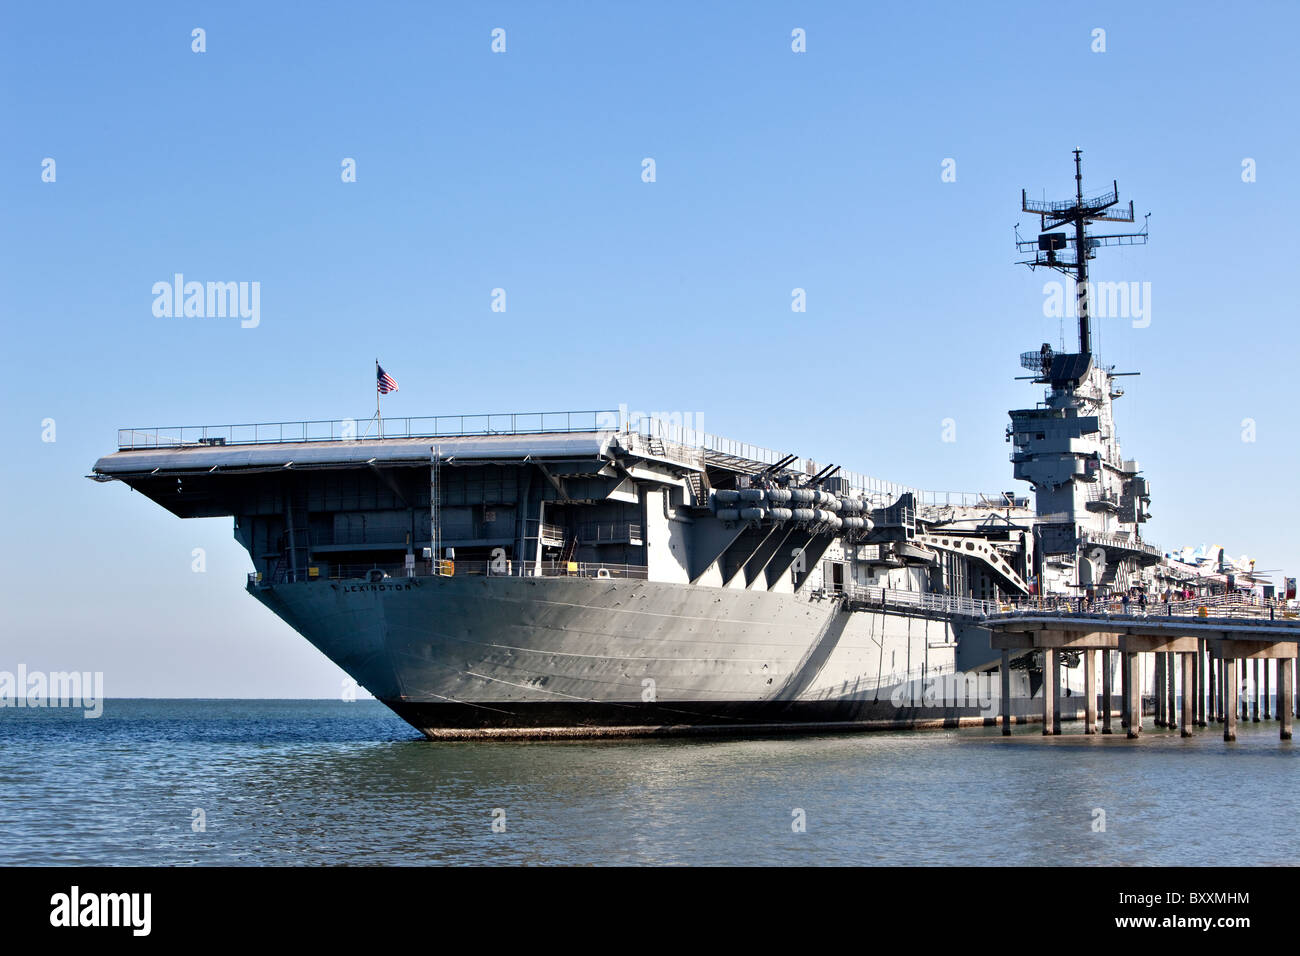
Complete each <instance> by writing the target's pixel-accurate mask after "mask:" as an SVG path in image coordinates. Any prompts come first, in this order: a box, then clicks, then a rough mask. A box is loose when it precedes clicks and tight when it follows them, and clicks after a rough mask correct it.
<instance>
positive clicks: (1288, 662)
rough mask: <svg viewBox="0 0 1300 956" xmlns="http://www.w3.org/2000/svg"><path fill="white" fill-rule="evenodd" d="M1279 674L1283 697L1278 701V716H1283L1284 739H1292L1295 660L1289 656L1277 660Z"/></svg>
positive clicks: (1279, 684) (1282, 734) (1278, 679)
mask: <svg viewBox="0 0 1300 956" xmlns="http://www.w3.org/2000/svg"><path fill="white" fill-rule="evenodd" d="M1277 666H1278V670H1279V672H1280V673H1279V674H1278V678H1277V686H1278V690H1280V691H1281V692H1282V699H1281V700H1279V701H1278V702H1277V712H1278V716H1279V717H1281V718H1282V729H1281V737H1282V739H1283V740H1290V739H1291V709H1292V707H1293V706H1294V697H1293V687H1292V684H1291V675H1292V673H1293V672H1294V671H1295V670H1296V669H1297V668H1296V666H1295V661H1294V660H1293V659H1291V658H1289V657H1284V658H1282V659H1281V660H1279V661H1278V662H1277Z"/></svg>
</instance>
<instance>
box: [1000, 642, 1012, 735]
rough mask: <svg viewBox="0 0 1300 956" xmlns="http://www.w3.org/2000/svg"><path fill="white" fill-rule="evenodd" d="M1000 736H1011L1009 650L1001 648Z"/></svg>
mask: <svg viewBox="0 0 1300 956" xmlns="http://www.w3.org/2000/svg"><path fill="white" fill-rule="evenodd" d="M1002 736H1003V737H1010V736H1011V652H1010V651H1009V650H1007V649H1006V648H1003V649H1002Z"/></svg>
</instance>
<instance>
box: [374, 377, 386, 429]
mask: <svg viewBox="0 0 1300 956" xmlns="http://www.w3.org/2000/svg"><path fill="white" fill-rule="evenodd" d="M382 394H383V393H382V392H381V391H380V390H379V359H377V358H376V359H375V418H377V419H378V420H379V437H380V438H383V437H384V413H383V411H382V410H381V409H380V405H379V398H380V396H381V395H382Z"/></svg>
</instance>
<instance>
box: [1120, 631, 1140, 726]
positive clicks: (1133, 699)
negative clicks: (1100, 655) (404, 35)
mask: <svg viewBox="0 0 1300 956" xmlns="http://www.w3.org/2000/svg"><path fill="white" fill-rule="evenodd" d="M1141 660H1142V655H1140V654H1138V653H1137V652H1136V651H1134V652H1130V653H1126V654H1125V655H1124V671H1125V673H1126V674H1127V675H1128V737H1129V739H1130V740H1134V739H1136V738H1137V736H1138V734H1140V733H1142V668H1141Z"/></svg>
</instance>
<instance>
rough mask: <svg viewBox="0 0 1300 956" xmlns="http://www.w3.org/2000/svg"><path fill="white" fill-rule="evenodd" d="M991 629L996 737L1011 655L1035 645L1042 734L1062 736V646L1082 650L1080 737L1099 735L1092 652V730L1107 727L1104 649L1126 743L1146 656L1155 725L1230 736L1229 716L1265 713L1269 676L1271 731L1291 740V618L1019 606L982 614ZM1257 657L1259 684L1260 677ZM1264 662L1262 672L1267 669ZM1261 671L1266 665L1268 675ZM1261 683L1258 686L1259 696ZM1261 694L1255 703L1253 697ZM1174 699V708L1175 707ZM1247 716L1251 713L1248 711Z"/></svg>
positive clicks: (1297, 634)
mask: <svg viewBox="0 0 1300 956" xmlns="http://www.w3.org/2000/svg"><path fill="white" fill-rule="evenodd" d="M981 623H982V624H983V625H984V626H986V627H988V628H989V629H990V630H991V632H992V635H991V643H992V646H993V648H994V649H995V650H1000V651H1001V652H1002V663H1001V671H1002V688H1003V694H1002V700H1003V704H1002V713H1001V719H1002V733H1003V734H1004V735H1008V734H1010V733H1011V714H1010V713H1009V711H1008V708H1007V706H1006V701H1007V699H1008V698H1009V696H1010V693H1009V682H1010V667H1011V657H1012V654H1013V652H1016V651H1026V650H1031V651H1042V652H1043V655H1044V661H1043V676H1044V687H1043V733H1044V734H1046V735H1055V734H1059V733H1060V732H1061V724H1060V718H1059V716H1058V714H1059V711H1060V706H1059V697H1060V692H1061V680H1060V657H1061V654H1062V652H1065V651H1072V652H1081V653H1082V658H1083V667H1084V693H1085V717H1084V733H1085V734H1095V733H1097V732H1098V730H1099V727H1098V720H1097V716H1098V714H1097V712H1098V706H1097V701H1098V693H1097V691H1098V689H1097V655H1098V654H1100V655H1101V672H1102V676H1103V681H1102V683H1103V687H1102V691H1101V694H1102V699H1103V700H1104V701H1105V702H1106V703H1105V705H1104V706H1103V707H1102V708H1101V710H1102V711H1103V713H1102V720H1101V724H1100V732H1101V733H1103V734H1105V733H1111V732H1112V726H1111V722H1112V709H1113V708H1112V702H1113V695H1112V689H1111V688H1110V687H1109V684H1110V674H1111V657H1110V655H1111V654H1112V653H1118V654H1119V655H1120V662H1121V668H1120V671H1121V675H1122V686H1123V692H1122V695H1121V708H1120V713H1121V723H1122V725H1123V726H1124V727H1125V728H1127V736H1128V737H1129V739H1135V738H1137V737H1138V736H1139V735H1140V734H1141V732H1142V717H1143V714H1142V711H1143V707H1142V667H1141V661H1142V655H1143V654H1152V655H1155V668H1154V684H1155V701H1156V705H1155V726H1157V727H1166V728H1171V729H1172V728H1175V727H1177V728H1178V729H1179V730H1180V731H1181V734H1182V736H1184V737H1190V736H1192V735H1193V734H1194V733H1195V732H1196V728H1197V727H1208V726H1209V723H1210V722H1212V721H1218V722H1220V723H1222V724H1223V739H1224V740H1225V741H1233V740H1236V739H1237V722H1238V720H1239V719H1240V720H1243V721H1245V720H1253V721H1258V720H1259V715H1260V713H1261V711H1262V712H1263V713H1264V715H1265V717H1264V719H1266V720H1267V719H1270V718H1269V696H1268V691H1267V688H1268V686H1269V685H1270V683H1272V682H1270V681H1269V677H1270V676H1272V677H1273V678H1274V680H1275V683H1272V686H1274V687H1276V689H1277V707H1276V719H1277V721H1278V724H1279V736H1280V738H1281V739H1282V740H1290V739H1291V734H1292V725H1293V720H1292V718H1293V717H1294V716H1295V711H1296V703H1297V696H1298V695H1297V692H1296V687H1295V681H1296V666H1295V662H1296V656H1297V648H1298V647H1300V621H1297V620H1293V619H1284V620H1277V619H1276V618H1275V617H1274V616H1272V614H1271V612H1270V616H1268V617H1265V616H1263V614H1262V613H1261V614H1260V616H1257V617H1249V616H1248V617H1217V618H1216V617H1209V616H1208V614H1206V613H1204V611H1202V613H1198V614H1196V615H1177V616H1175V615H1173V614H1168V615H1162V616H1148V615H1128V614H1104V613H1093V612H1088V611H1083V612H1065V613H1060V612H1052V611H1046V610H1040V609H1037V608H1024V609H1017V610H1007V611H1001V612H999V613H996V614H990V615H988V616H986V617H985V618H984V620H983V621H982V622H981ZM1261 662H1262V664H1263V667H1262V672H1263V682H1262V683H1261V680H1260V672H1261V666H1260V665H1261ZM1247 663H1249V665H1250V667H1251V668H1252V669H1253V672H1254V678H1255V679H1254V685H1253V686H1254V692H1253V694H1251V695H1250V697H1252V698H1253V700H1250V699H1247V695H1245V694H1244V693H1241V692H1240V691H1241V688H1242V687H1243V686H1244V685H1245V683H1246V668H1247ZM1270 663H1271V665H1272V666H1271V668H1270ZM1270 669H1271V670H1272V671H1273V673H1272V675H1270V673H1269V672H1270ZM1261 688H1265V689H1264V690H1263V692H1262V693H1261ZM1261 697H1263V700H1262V701H1261V699H1260V698H1261ZM1179 704H1181V706H1178V705H1179ZM1252 715H1253V716H1252Z"/></svg>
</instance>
